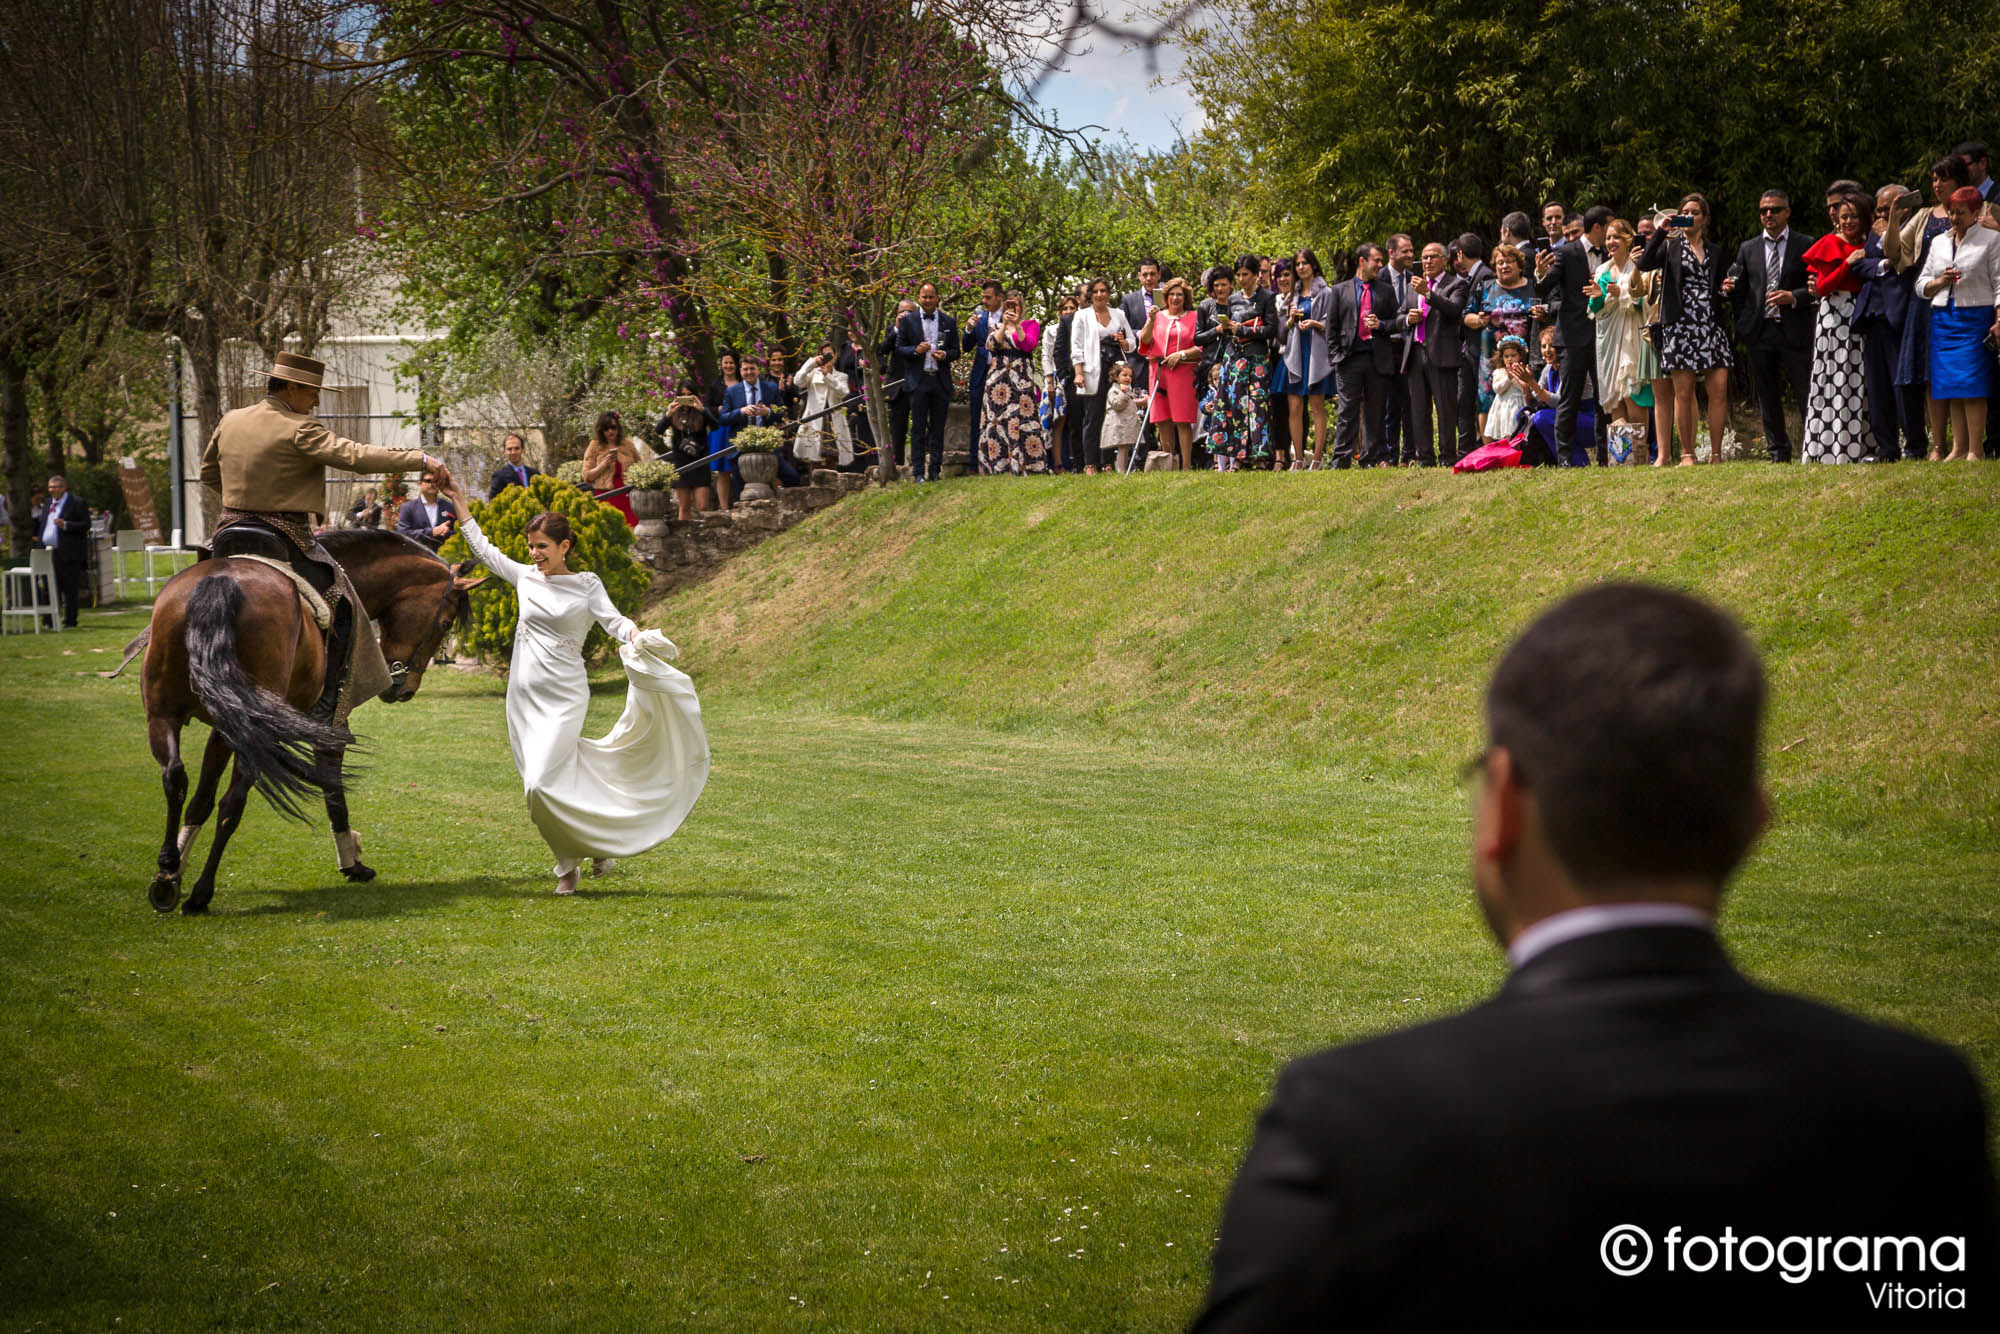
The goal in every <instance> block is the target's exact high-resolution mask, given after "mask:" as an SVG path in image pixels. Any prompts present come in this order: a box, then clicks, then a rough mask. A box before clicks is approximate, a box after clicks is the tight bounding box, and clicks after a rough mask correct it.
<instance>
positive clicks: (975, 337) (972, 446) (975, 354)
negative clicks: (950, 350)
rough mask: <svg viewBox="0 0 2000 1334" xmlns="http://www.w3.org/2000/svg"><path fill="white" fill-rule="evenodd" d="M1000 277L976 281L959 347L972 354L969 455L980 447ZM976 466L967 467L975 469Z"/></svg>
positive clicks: (967, 383)
mask: <svg viewBox="0 0 2000 1334" xmlns="http://www.w3.org/2000/svg"><path fill="white" fill-rule="evenodd" d="M1000 293H1001V288H1000V281H999V280H998V279H997V278H988V279H987V280H986V281H985V282H983V283H981V284H979V309H978V310H975V311H973V312H972V318H971V319H970V320H967V321H966V324H965V337H964V342H963V343H962V344H961V347H962V348H963V350H964V351H967V352H970V353H971V354H972V373H971V374H970V375H968V376H967V377H966V381H965V394H966V401H967V402H966V406H967V408H968V413H967V415H968V417H969V418H970V419H971V423H972V426H971V430H970V432H969V433H968V434H967V437H966V444H965V450H966V455H967V457H968V459H970V458H971V457H972V455H973V453H974V451H976V450H977V449H978V448H979V418H980V416H981V409H983V408H984V407H985V406H986V372H987V369H988V367H990V366H991V365H992V362H993V354H992V353H991V352H988V351H987V350H986V337H987V335H988V334H991V333H992V332H993V331H994V330H996V329H998V328H999V327H1000ZM978 471H979V469H978V468H976V467H974V468H972V469H970V470H969V472H970V473H977V472H978Z"/></svg>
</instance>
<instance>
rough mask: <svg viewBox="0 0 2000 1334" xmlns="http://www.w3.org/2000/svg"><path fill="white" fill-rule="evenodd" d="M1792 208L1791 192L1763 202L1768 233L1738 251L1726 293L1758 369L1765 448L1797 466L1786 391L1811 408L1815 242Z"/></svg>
mask: <svg viewBox="0 0 2000 1334" xmlns="http://www.w3.org/2000/svg"><path fill="white" fill-rule="evenodd" d="M1791 219H1792V201H1791V200H1790V199H1789V198H1787V197H1786V195H1785V192H1784V191H1783V190H1766V191H1765V192H1764V194H1763V197H1762V198H1760V199H1759V200H1758V201H1757V220H1758V221H1759V222H1761V223H1762V224H1763V227H1764V230H1763V231H1762V232H1760V233H1758V234H1757V235H1756V236H1753V237H1751V238H1750V239H1749V240H1747V241H1745V242H1744V243H1743V244H1742V245H1741V246H1739V247H1737V250H1736V263H1735V264H1734V265H1732V266H1731V272H1730V274H1729V275H1728V276H1725V277H1724V278H1723V280H1722V290H1723V292H1724V294H1726V295H1727V296H1728V297H1729V298H1730V299H1731V301H1733V302H1734V303H1735V306H1736V333H1737V336H1738V337H1739V338H1741V339H1742V340H1743V345H1744V348H1745V353H1744V355H1745V358H1746V359H1747V360H1748V361H1749V363H1750V387H1751V388H1752V389H1753V390H1754V391H1755V392H1756V395H1757V415H1758V416H1759V417H1761V418H1762V419H1763V422H1764V443H1765V445H1766V446H1767V447H1768V451H1769V453H1770V456H1771V462H1773V463H1789V462H1791V459H1792V435H1791V432H1790V430H1788V429H1787V428H1786V426H1785V404H1784V391H1785V386H1786V385H1788V384H1789V385H1790V386H1791V390H1792V401H1793V402H1795V403H1797V404H1798V407H1799V411H1801V412H1804V411H1805V407H1806V384H1807V382H1808V381H1809V380H1810V379H1811V377H1812V337H1813V330H1812V326H1813V311H1812V292H1811V290H1810V289H1808V288H1807V286H1806V281H1807V275H1806V250H1807V249H1808V248H1809V247H1810V246H1811V245H1812V243H1813V239H1814V238H1812V237H1810V236H1805V235H1801V234H1800V233H1798V232H1795V231H1793V230H1792V229H1791V225H1790V224H1791Z"/></svg>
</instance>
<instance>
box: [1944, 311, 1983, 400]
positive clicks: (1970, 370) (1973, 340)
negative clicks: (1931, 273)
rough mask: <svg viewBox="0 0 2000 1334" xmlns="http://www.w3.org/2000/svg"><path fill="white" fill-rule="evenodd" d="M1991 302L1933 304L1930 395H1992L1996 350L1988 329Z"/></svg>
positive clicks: (1979, 396) (1965, 396) (1974, 396)
mask: <svg viewBox="0 0 2000 1334" xmlns="http://www.w3.org/2000/svg"><path fill="white" fill-rule="evenodd" d="M1992 327H1993V307H1991V306H1933V307H1931V329H1930V334H1931V397H1932V398H1991V397H1992V396H1993V354H1992V353H1991V352H1990V351H1988V350H1987V347H1986V331H1987V330H1989V329H1991V328H1992Z"/></svg>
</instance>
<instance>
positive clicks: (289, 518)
mask: <svg viewBox="0 0 2000 1334" xmlns="http://www.w3.org/2000/svg"><path fill="white" fill-rule="evenodd" d="M325 373H326V365H325V363H324V362H321V361H318V360H316V359H314V358H312V357H306V356H300V355H298V354H296V353H292V352H280V353H278V355H277V358H276V361H275V364H274V365H273V366H272V367H271V372H270V377H269V386H268V388H269V391H270V392H269V394H268V396H267V397H266V398H265V399H264V401H263V402H261V403H254V404H252V405H251V406H249V407H247V408H237V409H236V410H235V411H234V412H230V413H227V414H225V415H224V416H223V418H222V420H221V421H220V422H219V423H217V424H216V428H215V434H214V435H212V436H210V437H209V440H208V447H207V448H206V449H205V450H203V451H202V456H201V483H202V486H203V487H204V488H207V487H214V488H216V489H217V490H218V491H220V492H221V495H222V512H221V515H220V517H219V518H218V519H217V521H216V525H215V531H214V535H213V536H212V537H211V539H210V542H211V549H212V550H213V553H214V555H215V556H216V557H218V558H220V557H223V556H248V555H255V556H264V557H268V558H271V559H274V560H278V561H281V562H283V563H284V564H286V565H289V566H290V567H291V568H292V569H294V570H296V571H297V572H298V573H299V575H300V576H301V577H303V578H304V579H305V580H306V582H307V583H309V584H311V585H312V586H313V587H314V588H315V589H317V590H318V591H319V593H320V595H321V596H322V597H323V598H325V599H326V601H327V602H328V604H329V605H330V607H331V609H332V612H333V626H332V628H331V630H330V631H329V632H328V635H327V642H326V688H325V691H324V693H323V694H322V695H321V697H320V700H319V703H318V705H317V706H316V707H315V709H314V712H315V713H324V714H326V715H328V716H331V717H333V718H334V720H335V721H336V722H342V721H345V718H346V713H347V710H348V708H351V707H352V704H351V703H348V704H347V705H346V707H341V706H342V704H343V702H344V701H343V699H342V681H343V679H344V678H346V677H348V676H350V675H351V676H352V679H353V689H352V690H351V691H349V692H347V696H348V699H350V700H358V699H365V698H366V697H367V696H368V695H371V694H379V693H381V692H382V691H384V690H387V689H389V688H390V685H391V684H392V677H391V669H390V668H389V666H388V664H387V663H385V662H384V661H383V660H382V648H381V645H380V644H379V643H378V642H377V641H376V638H375V630H374V626H373V625H372V624H371V623H370V621H369V619H368V617H367V616H365V615H363V616H360V617H359V618H357V617H356V615H355V608H356V607H357V606H359V605H360V603H359V600H358V599H357V598H356V597H355V594H354V589H353V587H352V585H350V584H349V583H348V580H347V575H346V573H345V572H344V571H342V570H341V568H340V566H339V565H338V564H337V563H336V562H335V561H334V560H333V558H332V557H331V556H329V555H328V554H327V552H326V549H325V548H324V547H322V546H321V545H320V543H319V539H318V538H316V537H314V536H313V528H314V527H315V526H316V525H317V524H319V523H320V522H321V520H322V517H323V512H324V510H325V507H326V470H327V469H328V468H329V467H332V468H339V469H342V470H344V471H347V472H411V471H416V470H419V469H434V470H437V471H438V472H439V474H440V475H441V476H445V475H448V474H446V473H445V472H444V464H443V463H442V462H441V461H439V460H437V459H435V458H432V457H431V456H430V455H429V454H427V453H425V452H424V451H423V450H421V449H396V448H390V447H388V446H384V445H364V444H360V443H357V442H356V441H353V440H343V439H341V438H340V437H339V436H337V435H335V434H334V433H333V432H332V431H330V430H328V429H327V428H326V424H325V423H324V422H322V421H320V420H319V418H318V417H316V416H314V415H313V414H314V411H315V410H316V409H317V408H318V407H319V392H320V384H321V381H322V379H323V377H324V376H325Z"/></svg>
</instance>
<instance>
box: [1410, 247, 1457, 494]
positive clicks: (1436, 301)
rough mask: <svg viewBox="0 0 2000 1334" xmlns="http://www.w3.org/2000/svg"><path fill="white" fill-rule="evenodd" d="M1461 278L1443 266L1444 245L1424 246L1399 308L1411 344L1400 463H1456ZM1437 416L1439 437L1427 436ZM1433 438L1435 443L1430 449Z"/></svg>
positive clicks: (1425, 465) (1448, 465) (1428, 464)
mask: <svg viewBox="0 0 2000 1334" xmlns="http://www.w3.org/2000/svg"><path fill="white" fill-rule="evenodd" d="M1465 286H1466V284H1465V279H1463V278H1461V277H1459V276H1458V275H1457V274H1455V273H1453V272H1452V271H1451V269H1450V267H1449V265H1447V264H1446V262H1445V253H1444V246H1443V245H1442V244H1441V243H1439V242H1437V241H1433V242H1431V243H1430V244H1429V245H1427V246H1425V247H1424V258H1423V271H1422V272H1421V273H1419V274H1417V275H1416V276H1415V277H1414V278H1412V279H1410V294H1409V297H1408V298H1407V299H1406V300H1405V302H1404V305H1403V315H1404V318H1405V320H1406V321H1407V323H1408V326H1409V330H1410V336H1409V341H1408V342H1406V343H1404V345H1403V375H1404V379H1405V381H1406V382H1407V384H1408V386H1409V421H1408V426H1409V431H1408V435H1407V441H1408V443H1407V444H1406V445H1405V447H1404V451H1403V462H1405V463H1416V464H1420V465H1422V466H1423V467H1426V468H1428V467H1431V466H1432V465H1434V464H1438V463H1442V464H1443V465H1444V466H1445V467H1447V468H1449V467H1450V466H1451V465H1452V464H1454V463H1456V462H1458V459H1459V453H1460V450H1459V440H1458V367H1459V361H1460V358H1461V357H1462V356H1463V355H1464V347H1465V324H1464V322H1463V321H1464V319H1465ZM1433 415H1435V417H1436V421H1437V434H1436V436H1435V437H1433V436H1432V434H1431V421H1432V417H1433ZM1433 439H1435V441H1436V444H1435V448H1433V444H1432V442H1433Z"/></svg>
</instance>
